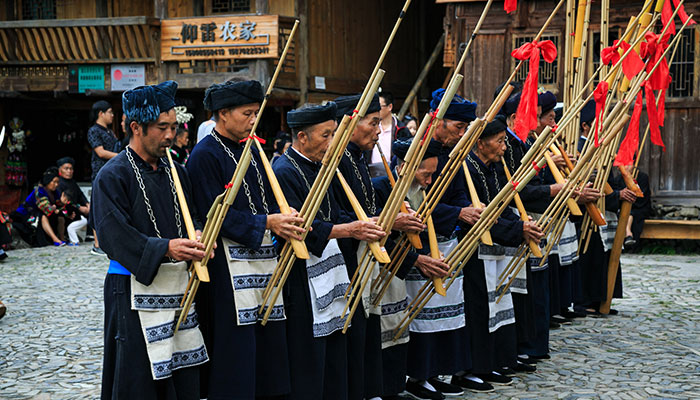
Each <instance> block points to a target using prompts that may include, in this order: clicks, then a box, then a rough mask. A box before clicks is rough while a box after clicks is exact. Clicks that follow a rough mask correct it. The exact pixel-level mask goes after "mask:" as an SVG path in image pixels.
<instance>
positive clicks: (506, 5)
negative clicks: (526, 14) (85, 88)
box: [503, 0, 518, 14]
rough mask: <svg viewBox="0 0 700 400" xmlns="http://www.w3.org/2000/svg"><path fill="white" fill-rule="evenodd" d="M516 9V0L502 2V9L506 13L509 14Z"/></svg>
mask: <svg viewBox="0 0 700 400" xmlns="http://www.w3.org/2000/svg"><path fill="white" fill-rule="evenodd" d="M517 8H518V0H505V1H504V2H503V9H504V10H505V11H506V13H508V14H510V13H512V12H513V11H515V10H516V9H517Z"/></svg>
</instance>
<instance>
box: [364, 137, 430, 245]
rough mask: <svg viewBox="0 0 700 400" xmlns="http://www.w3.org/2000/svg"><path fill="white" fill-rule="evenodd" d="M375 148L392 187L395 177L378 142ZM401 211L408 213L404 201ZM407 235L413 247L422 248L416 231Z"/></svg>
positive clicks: (394, 185) (394, 184) (394, 183)
mask: <svg viewBox="0 0 700 400" xmlns="http://www.w3.org/2000/svg"><path fill="white" fill-rule="evenodd" d="M376 147H377V150H379V156H380V157H381V158H382V164H383V165H384V171H386V176H387V178H388V179H389V184H390V185H391V187H392V188H394V187H396V179H394V174H393V173H392V172H391V168H390V167H389V163H388V162H387V161H386V157H385V156H384V152H383V151H382V148H381V146H379V143H377V145H376ZM401 212H402V213H404V214H408V207H406V203H405V202H404V203H401ZM406 235H407V236H408V240H409V241H410V242H411V245H412V246H413V247H415V248H416V249H422V248H423V242H421V240H420V236H419V235H418V234H416V233H406Z"/></svg>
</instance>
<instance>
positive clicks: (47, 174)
mask: <svg viewBox="0 0 700 400" xmlns="http://www.w3.org/2000/svg"><path fill="white" fill-rule="evenodd" d="M57 176H58V168H56V167H49V168H47V169H46V171H44V174H43V175H41V180H40V182H41V186H46V185H48V184H49V183H51V181H52V180H53V178H56V177H57Z"/></svg>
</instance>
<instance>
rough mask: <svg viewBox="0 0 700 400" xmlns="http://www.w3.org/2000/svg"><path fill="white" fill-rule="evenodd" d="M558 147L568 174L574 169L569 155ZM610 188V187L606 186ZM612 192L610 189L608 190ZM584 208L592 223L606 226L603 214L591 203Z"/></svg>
mask: <svg viewBox="0 0 700 400" xmlns="http://www.w3.org/2000/svg"><path fill="white" fill-rule="evenodd" d="M557 147H558V154H559V155H561V156H562V158H563V159H564V162H565V163H566V166H567V168H568V169H569V172H571V171H573V169H574V164H573V163H572V162H571V159H570V158H569V155H568V154H566V152H565V151H564V149H562V148H561V146H557ZM608 186H610V185H608ZM610 189H611V190H612V188H610ZM584 207H586V212H587V213H588V215H589V216H590V217H591V219H592V220H593V222H595V224H596V225H598V226H604V225H606V222H605V218H604V217H603V214H602V213H601V212H600V210H599V209H598V207H596V206H595V204H593V203H585V204H584Z"/></svg>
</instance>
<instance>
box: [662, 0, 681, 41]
mask: <svg viewBox="0 0 700 400" xmlns="http://www.w3.org/2000/svg"><path fill="white" fill-rule="evenodd" d="M679 13H680V12H679ZM672 15H673V8H672V7H671V2H670V1H668V0H666V1H664V7H663V8H662V9H661V24H662V26H666V25H668V22H669V21H670V20H671V16H672ZM666 32H668V33H670V34H671V35H675V34H676V22H675V21H674V22H671V26H669V27H668V29H667V30H666Z"/></svg>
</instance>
